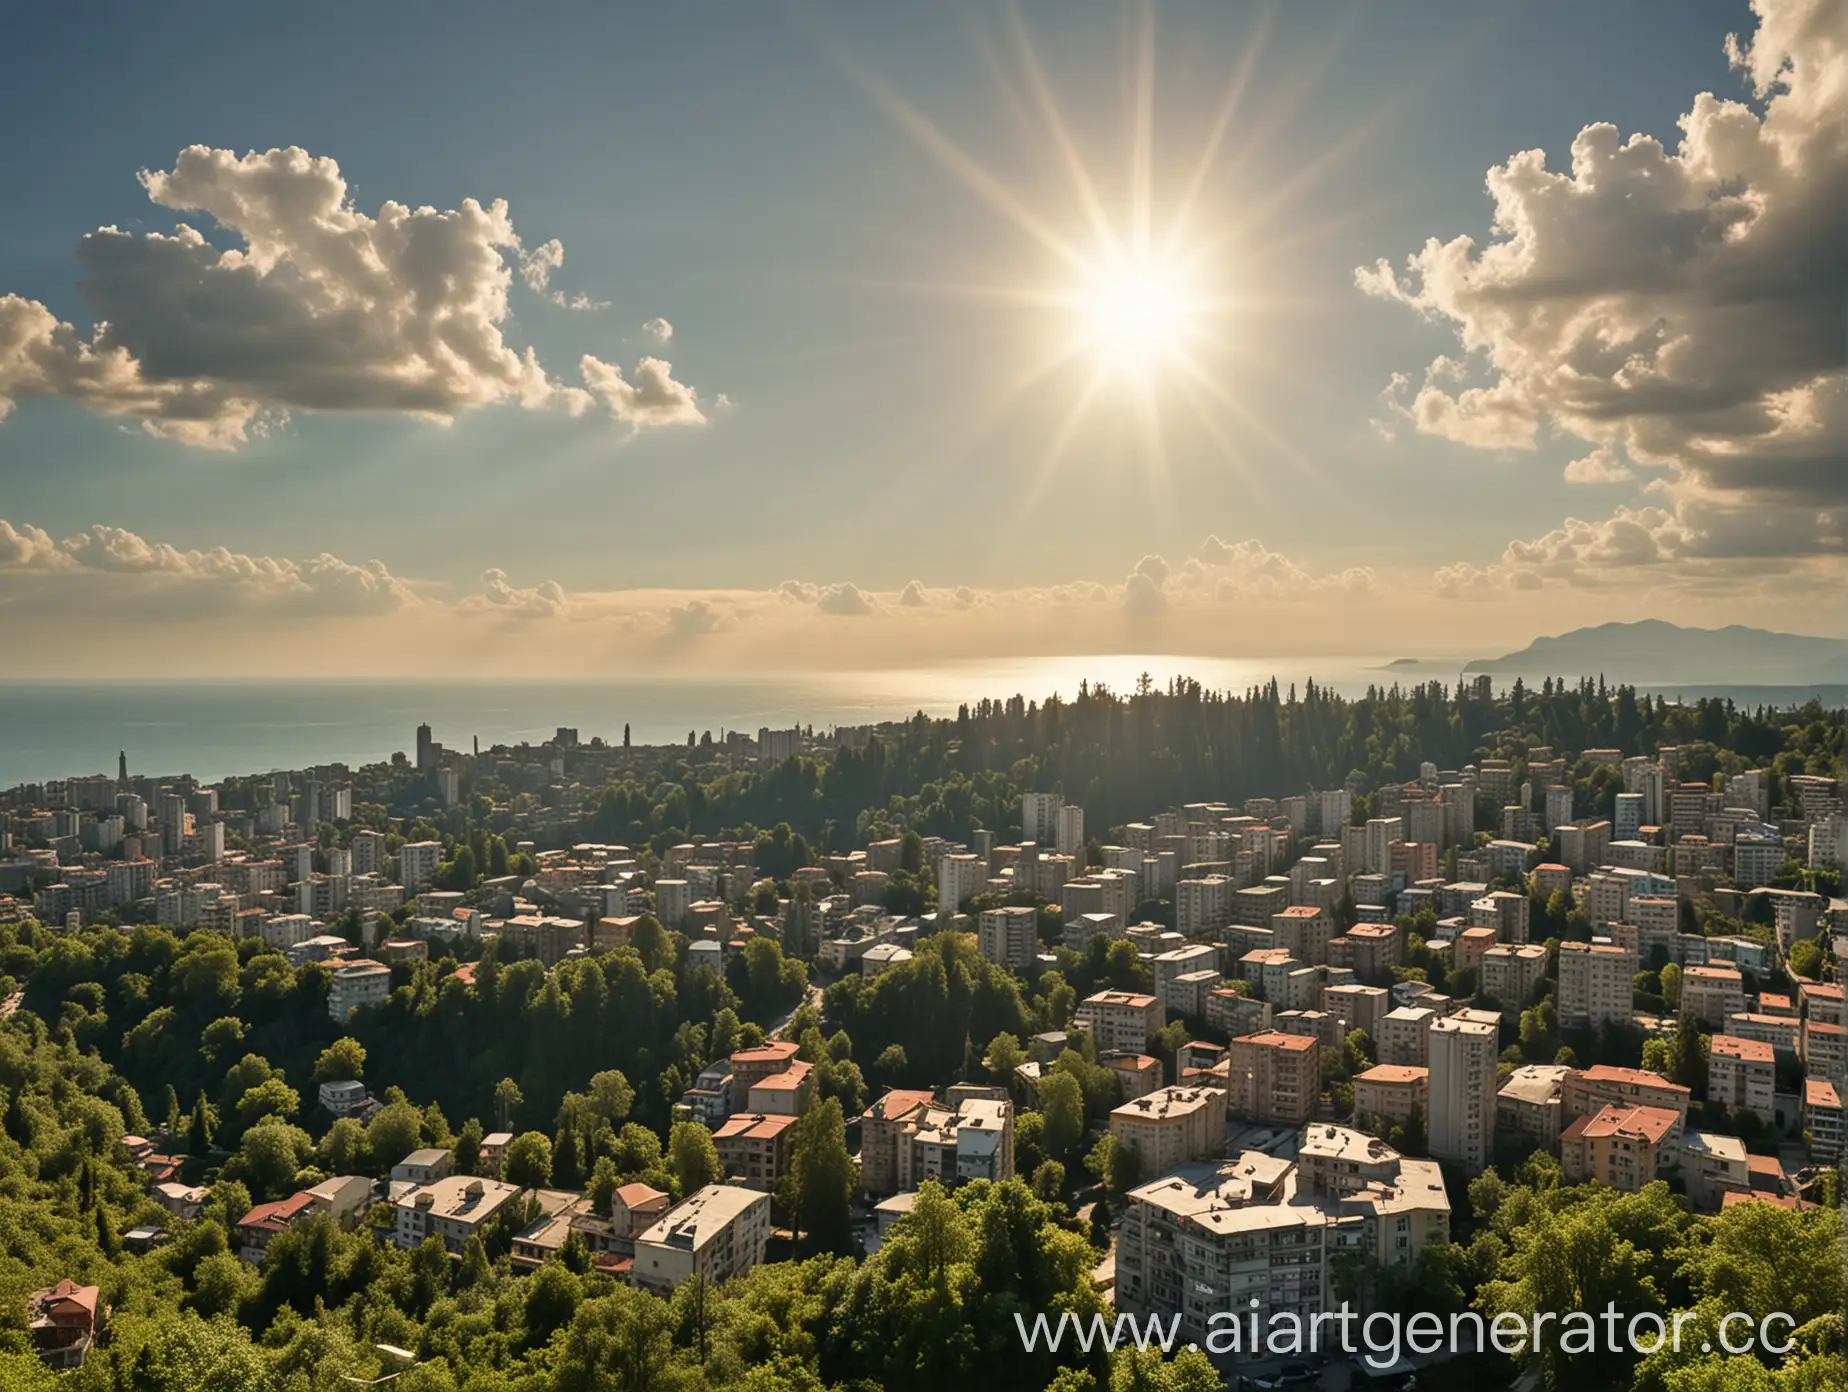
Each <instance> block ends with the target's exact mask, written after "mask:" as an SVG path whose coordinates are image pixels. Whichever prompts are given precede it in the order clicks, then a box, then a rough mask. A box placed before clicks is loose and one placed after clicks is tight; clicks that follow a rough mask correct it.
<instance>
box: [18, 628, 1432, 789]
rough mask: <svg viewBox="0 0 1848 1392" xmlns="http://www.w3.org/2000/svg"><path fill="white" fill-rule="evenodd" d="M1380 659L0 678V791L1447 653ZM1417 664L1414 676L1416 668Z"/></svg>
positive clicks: (906, 708)
mask: <svg viewBox="0 0 1848 1392" xmlns="http://www.w3.org/2000/svg"><path fill="white" fill-rule="evenodd" d="M1393 661H1394V659H1393V658H1391V657H1379V658H1373V657H1350V658H1313V659H1312V658H1302V657H1292V658H1277V659H1267V658H1239V659H1224V658H1193V657H1157V656H1146V655H1141V654H1132V655H1122V654H1104V655H1100V656H1096V657H1053V658H1021V659H1017V660H1003V661H971V662H955V663H945V664H942V665H939V666H935V667H930V668H919V669H912V670H903V671H873V672H867V671H847V672H819V671H818V672H813V673H807V674H804V673H787V672H785V673H764V674H737V675H728V676H723V677H703V676H702V677H688V676H675V677H623V678H611V679H608V680H601V681H591V680H571V681H564V680H559V681H548V680H526V681H493V680H479V681H478V680H466V679H446V680H445V679H416V680H397V679H378V680H361V679H317V680H302V679H288V680H260V681H255V680H221V681H129V680H98V681H51V680H45V681H39V680H23V679H9V680H0V788H6V787H12V786H14V785H17V784H20V783H37V782H43V781H46V780H48V779H58V778H70V777H76V776H80V775H84V774H95V773H106V774H110V775H113V774H114V773H115V771H116V756H117V753H118V751H120V752H123V753H126V754H127V756H128V766H129V771H130V772H131V773H133V774H135V775H136V776H153V777H162V776H168V775H176V774H191V775H193V776H194V777H197V778H199V779H202V780H205V781H208V782H209V781H212V780H214V779H218V778H223V777H226V776H228V775H234V774H247V773H265V772H269V771H271V770H276V769H300V768H308V767H312V766H314V765H317V764H329V763H344V764H348V765H351V766H353V767H358V766H359V765H361V764H365V763H371V762H375V761H377V760H381V759H388V758H390V757H391V755H392V754H393V753H394V752H397V751H400V750H403V751H409V750H412V749H414V748H416V728H417V726H418V725H420V724H423V723H426V722H427V723H428V724H429V725H430V727H431V732H432V734H433V736H434V738H435V739H436V740H437V742H438V743H440V744H444V745H447V746H449V747H450V748H452V749H469V748H471V747H472V746H473V742H474V741H475V740H476V739H479V740H480V742H481V747H482V748H483V749H487V748H489V747H491V746H493V745H496V744H519V743H522V742H532V743H537V742H539V741H541V740H546V739H550V738H551V737H552V735H553V734H554V732H555V731H556V730H557V729H558V728H559V727H560V726H569V727H571V728H574V729H576V731H577V732H578V738H579V739H580V740H583V741H585V742H586V743H588V742H589V741H590V740H591V739H592V738H593V737H596V736H601V737H602V738H603V739H604V740H605V741H607V742H609V743H620V742H621V740H622V737H623V728H624V726H625V725H626V726H627V727H628V728H629V734H630V738H631V739H632V740H633V741H634V742H635V743H636V744H673V743H685V741H686V738H687V734H688V732H689V731H695V732H701V733H703V732H704V731H707V730H710V731H711V732H712V735H713V738H714V739H717V738H719V737H720V736H721V735H722V734H723V733H724V732H725V731H727V730H746V731H749V732H750V733H752V734H755V733H756V732H757V731H758V730H759V729H760V728H762V727H765V726H770V727H773V728H783V729H787V728H789V727H790V726H792V725H802V726H805V727H806V726H813V727H814V728H815V729H816V730H818V731H820V730H825V729H829V728H832V727H834V726H837V725H865V724H871V723H875V722H878V721H884V720H901V719H905V718H907V717H909V716H912V715H915V714H917V713H918V712H920V711H922V712H923V713H924V714H926V715H932V716H940V715H954V714H955V713H956V709H957V707H958V706H959V705H961V704H963V703H965V702H967V703H969V704H971V705H973V704H975V703H976V702H978V701H980V700H982V699H984V698H988V699H991V700H1005V699H1007V698H1008V697H1011V696H1016V695H1020V696H1025V697H1026V698H1027V699H1029V700H1033V701H1040V700H1044V699H1045V698H1046V697H1047V696H1049V695H1051V694H1052V693H1054V692H1058V693H1059V694H1060V695H1062V696H1064V697H1066V698H1068V699H1069V698H1070V697H1072V696H1074V695H1076V694H1077V691H1078V688H1079V686H1080V685H1081V684H1083V683H1086V682H1088V683H1090V684H1092V685H1096V684H1097V683H1099V682H1102V683H1104V684H1105V685H1107V686H1109V687H1110V688H1111V689H1112V690H1115V691H1121V692H1129V691H1133V690H1134V689H1135V687H1136V684H1137V682H1138V680H1139V679H1140V678H1141V677H1142V676H1143V675H1144V674H1147V675H1148V677H1149V678H1150V680H1152V681H1153V682H1154V683H1155V684H1156V685H1157V686H1165V685H1166V684H1167V682H1168V681H1169V680H1170V679H1171V678H1174V677H1177V676H1182V677H1190V678H1192V679H1194V680H1197V681H1199V682H1200V683H1202V684H1203V685H1205V686H1207V687H1209V688H1211V689H1213V690H1219V691H1234V692H1243V691H1245V690H1247V689H1249V688H1251V687H1254V686H1259V685H1262V684H1264V683H1266V682H1269V681H1270V680H1271V679H1272V678H1273V677H1275V678H1276V680H1277V681H1278V683H1279V684H1280V685H1281V686H1282V687H1283V688H1284V689H1285V690H1286V691H1287V689H1288V687H1289V686H1290V684H1291V683H1295V684H1296V685H1297V687H1298V689H1299V690H1300V689H1301V687H1302V684H1303V683H1304V682H1305V681H1307V680H1308V679H1311V678H1313V679H1314V680H1315V681H1316V682H1317V683H1318V684H1321V685H1325V686H1327V687H1329V688H1330V689H1332V690H1335V691H1338V692H1341V693H1343V694H1345V695H1362V694H1364V693H1365V692H1366V690H1367V688H1368V687H1369V686H1370V685H1377V686H1389V685H1391V684H1392V683H1393V682H1394V681H1398V682H1399V683H1401V684H1403V685H1410V684H1412V683H1414V682H1416V681H1421V680H1432V679H1441V680H1446V681H1450V682H1454V681H1455V680H1456V676H1457V672H1458V670H1459V668H1460V667H1461V666H1462V660H1461V659H1459V660H1458V661H1457V662H1456V663H1454V664H1451V665H1445V664H1443V663H1437V664H1426V663H1420V664H1419V665H1418V667H1417V669H1416V670H1414V669H1411V668H1408V667H1405V666H1400V667H1393V666H1391V665H1390V664H1391V663H1392V662H1393ZM1427 667H1428V668H1429V670H1428V671H1427V670H1425V669H1426V668H1427Z"/></svg>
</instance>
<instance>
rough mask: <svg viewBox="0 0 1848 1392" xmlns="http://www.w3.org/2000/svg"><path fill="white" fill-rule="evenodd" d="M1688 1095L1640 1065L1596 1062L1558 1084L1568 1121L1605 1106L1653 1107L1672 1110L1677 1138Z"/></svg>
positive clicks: (1578, 1069) (1677, 1085) (1570, 1074)
mask: <svg viewBox="0 0 1848 1392" xmlns="http://www.w3.org/2000/svg"><path fill="white" fill-rule="evenodd" d="M1690 1096H1691V1094H1690V1093H1689V1092H1688V1090H1687V1089H1686V1088H1685V1087H1683V1086H1681V1084H1679V1083H1671V1082H1669V1080H1668V1079H1666V1078H1664V1077H1663V1076H1662V1075H1661V1074H1660V1073H1651V1072H1649V1071H1648V1070H1646V1069H1642V1068H1615V1067H1612V1066H1610V1065H1608V1064H1598V1065H1596V1066H1594V1067H1591V1068H1575V1069H1573V1070H1572V1071H1571V1072H1569V1073H1567V1074H1566V1077H1565V1080H1564V1082H1563V1083H1562V1084H1561V1085H1560V1093H1559V1098H1560V1106H1561V1114H1562V1115H1563V1116H1564V1118H1565V1119H1566V1121H1567V1122H1571V1121H1573V1120H1574V1119H1576V1118H1578V1117H1582V1116H1596V1115H1597V1114H1598V1112H1600V1111H1602V1110H1603V1109H1604V1108H1605V1107H1616V1108H1617V1109H1618V1110H1620V1111H1622V1110H1627V1109H1628V1108H1631V1107H1654V1108H1657V1109H1658V1110H1662V1111H1670V1112H1673V1113H1674V1114H1675V1115H1676V1116H1677V1117H1678V1118H1679V1119H1680V1120H1679V1121H1678V1122H1677V1123H1676V1127H1675V1131H1674V1135H1673V1139H1676V1140H1679V1139H1680V1136H1681V1127H1682V1125H1684V1124H1685V1123H1686V1121H1687V1115H1688V1101H1689V1098H1690Z"/></svg>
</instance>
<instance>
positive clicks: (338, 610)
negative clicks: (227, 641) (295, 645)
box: [0, 521, 420, 615]
mask: <svg viewBox="0 0 1848 1392" xmlns="http://www.w3.org/2000/svg"><path fill="white" fill-rule="evenodd" d="M8 573H11V574H16V575H18V574H24V575H30V574H33V573H43V574H50V575H56V576H61V577H66V578H70V577H81V576H83V575H86V574H89V575H108V576H115V577H119V578H121V579H122V580H123V581H124V582H125V583H126V582H128V581H129V580H130V579H132V578H135V577H145V578H147V579H148V580H150V581H152V582H153V583H156V584H170V585H181V586H188V587H192V588H191V591H190V592H191V593H193V594H194V595H198V594H200V593H201V592H204V591H208V590H209V591H213V592H216V593H219V594H221V595H224V596H226V597H229V598H237V599H244V600H248V601H250V602H253V603H268V604H274V605H277V606H280V607H283V608H287V609H290V610H293V611H298V612H303V613H313V614H320V615H340V614H370V613H382V612H386V611H389V610H393V609H403V608H408V607H412V606H415V605H418V604H419V603H420V601H419V599H418V597H417V595H416V593H415V591H413V590H412V588H411V587H410V585H409V584H407V583H406V582H405V581H404V580H402V579H400V578H399V577H397V576H395V575H393V574H392V573H391V571H390V570H388V569H387V568H386V566H385V564H384V563H383V562H382V561H366V562H364V563H362V564H354V563H353V562H350V561H343V560H341V559H340V558H339V557H337V556H330V555H328V554H327V553H326V552H322V553H321V554H320V555H318V556H312V557H310V558H309V559H307V560H303V561H294V560H286V559H282V558H280V557H276V556H251V555H246V554H244V553H242V552H238V551H232V550H229V549H228V548H226V547H223V546H215V547H212V548H210V549H207V550H187V549H182V548H180V547H176V546H172V545H169V544H168V543H166V542H156V541H149V540H147V539H146V538H145V537H142V536H139V535H137V534H136V533H134V532H131V531H128V530H127V529H126V528H123V527H110V526H104V525H101V524H98V525H96V526H92V527H90V528H88V529H86V530H84V531H82V532H79V533H77V534H76V535H75V536H71V537H66V538H65V539H63V540H62V541H56V540H53V539H52V537H51V535H50V534H49V533H48V532H46V531H44V530H43V529H42V528H39V527H34V526H30V525H22V526H18V527H15V526H14V525H12V524H11V523H9V522H5V521H0V574H8Z"/></svg>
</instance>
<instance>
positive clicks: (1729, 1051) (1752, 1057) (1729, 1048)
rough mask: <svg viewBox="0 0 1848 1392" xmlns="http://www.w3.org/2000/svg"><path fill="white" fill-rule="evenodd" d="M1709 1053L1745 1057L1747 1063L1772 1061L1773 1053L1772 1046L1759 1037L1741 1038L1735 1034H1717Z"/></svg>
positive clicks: (1729, 1056) (1738, 1057)
mask: <svg viewBox="0 0 1848 1392" xmlns="http://www.w3.org/2000/svg"><path fill="white" fill-rule="evenodd" d="M1707 1052H1708V1054H1709V1055H1712V1054H1721V1055H1724V1056H1725V1057H1727V1058H1736V1059H1743V1060H1745V1062H1747V1063H1771V1062H1772V1061H1773V1054H1772V1052H1771V1046H1770V1045H1769V1044H1767V1043H1765V1042H1764V1041H1763V1040H1759V1039H1741V1038H1739V1037H1738V1036H1737V1035H1734V1034H1716V1035H1714V1036H1713V1042H1712V1047H1711V1048H1709V1049H1708V1051H1707Z"/></svg>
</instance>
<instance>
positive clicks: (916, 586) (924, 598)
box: [898, 580, 930, 609]
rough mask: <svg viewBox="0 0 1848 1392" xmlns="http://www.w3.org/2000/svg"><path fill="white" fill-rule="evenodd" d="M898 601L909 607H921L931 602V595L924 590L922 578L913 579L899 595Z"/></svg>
mask: <svg viewBox="0 0 1848 1392" xmlns="http://www.w3.org/2000/svg"><path fill="white" fill-rule="evenodd" d="M898 602H899V603H900V604H901V605H903V606H904V607H905V608H907V609H921V608H923V607H924V606H925V605H926V604H929V603H930V596H929V595H928V594H926V593H925V591H924V582H923V581H922V580H913V581H912V582H911V583H910V584H908V585H906V586H905V588H904V591H903V592H902V593H901V594H900V595H899V597H898Z"/></svg>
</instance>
